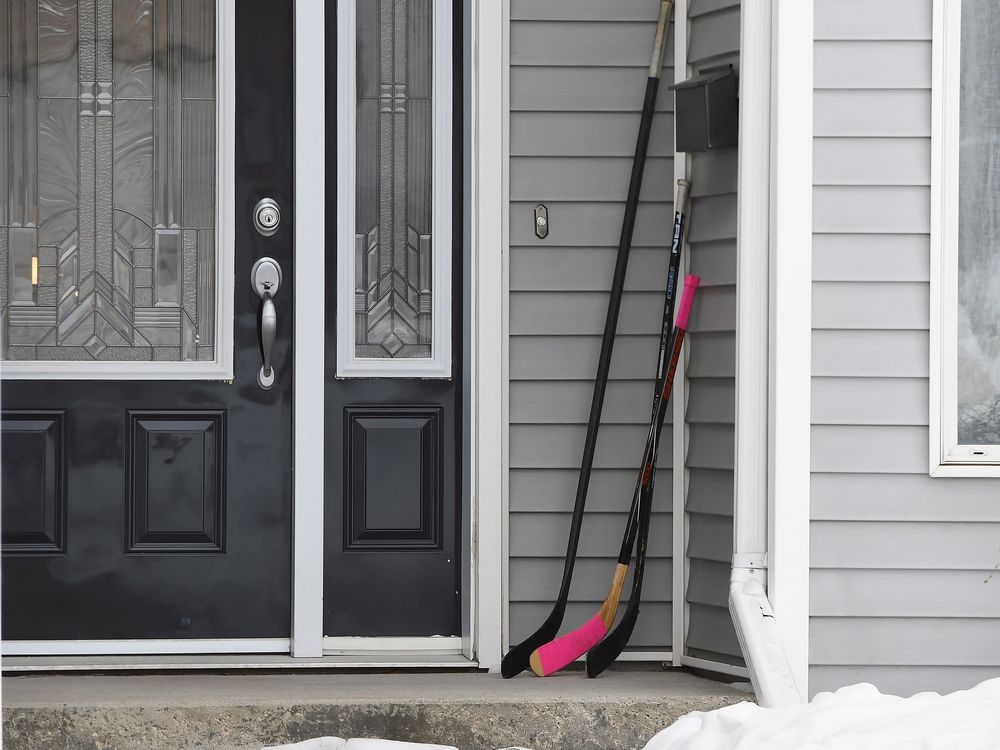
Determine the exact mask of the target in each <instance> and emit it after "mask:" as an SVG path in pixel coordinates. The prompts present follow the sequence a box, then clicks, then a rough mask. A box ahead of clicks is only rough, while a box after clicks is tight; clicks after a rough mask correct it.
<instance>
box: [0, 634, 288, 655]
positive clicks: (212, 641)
mask: <svg viewBox="0 0 1000 750" xmlns="http://www.w3.org/2000/svg"><path fill="white" fill-rule="evenodd" d="M290 643H291V641H290V640H289V639H288V638H150V639H129V640H107V641H105V640H98V641H5V642H4V644H3V655H4V656H5V657H7V656H101V655H115V656H123V655H130V654H131V655H144V654H218V653H226V654H287V653H288V648H289V644H290Z"/></svg>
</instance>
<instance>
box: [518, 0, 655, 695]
mask: <svg viewBox="0 0 1000 750" xmlns="http://www.w3.org/2000/svg"><path fill="white" fill-rule="evenodd" d="M672 7H673V0H660V14H659V18H658V19H657V22H656V36H655V39H654V42H653V52H652V55H651V57H650V63H649V77H648V78H647V79H646V95H645V99H644V101H643V105H642V118H641V119H640V121H639V133H638V137H637V138H636V143H635V156H634V157H633V159H632V175H631V177H630V179H629V185H628V197H627V198H626V201H625V216H624V217H623V219H622V230H621V236H620V238H619V240H618V258H617V261H616V262H615V273H614V278H613V280H612V282H611V295H610V297H609V299H608V312H607V317H606V318H605V321H604V335H603V338H602V340H601V353H600V357H599V358H598V362H597V376H596V377H595V379H594V395H593V398H592V399H591V403H590V419H589V421H588V423H587V437H586V439H585V440H584V445H583V460H582V462H581V465H580V477H579V480H578V481H577V487H576V500H575V502H574V505H573V521H572V523H571V524H570V531H569V541H568V543H567V545H566V562H565V565H564V567H563V577H562V583H561V584H560V586H559V594H558V596H557V598H556V601H555V604H554V606H553V607H552V612H551V613H550V614H549V616H548V618H547V619H546V620H545V622H543V623H542V625H541V627H539V628H538V630H536V631H535V632H534V633H532V634H531V635H530V636H528V637H527V638H526V639H525V640H524V641H522V642H521V643H519V644H518V645H516V646H514V647H513V648H511V650H510V651H508V652H507V655H506V656H504V658H503V661H502V662H501V664H500V674H502V675H503V676H504V677H513V676H514V675H516V674H519V673H521V672H523V671H524V670H525V669H527V668H528V660H529V658H530V656H531V652H532V651H534V650H535V649H536V648H538V647H539V646H541V645H543V644H545V643H548V642H549V641H551V640H552V639H553V638H555V637H556V634H557V633H558V632H559V626H560V625H561V624H562V620H563V616H564V615H565V614H566V602H567V600H568V598H569V587H570V583H571V582H572V580H573V566H574V564H575V563H576V552H577V548H578V546H579V543H580V528H581V526H582V524H583V512H584V508H585V506H586V504H587V489H588V487H589V485H590V472H591V469H592V468H593V463H594V452H595V451H596V449H597V431H598V429H599V428H600V423H601V411H602V410H603V407H604V393H605V391H606V390H607V385H608V371H609V369H610V367H611V354H612V350H613V349H614V344H615V332H616V330H617V328H618V313H619V311H620V310H621V302H622V292H623V291H624V289H625V271H626V268H627V267H628V256H629V251H630V250H631V247H632V232H633V230H634V229H635V219H636V214H637V212H638V209H639V192H640V189H641V188H642V174H643V169H644V167H645V164H646V152H647V150H648V148H649V133H650V130H651V128H652V124H653V110H654V108H655V106H656V92H657V88H658V87H659V83H660V73H661V71H662V68H663V54H664V52H665V50H666V45H667V25H668V22H669V19H670V11H671V9H672Z"/></svg>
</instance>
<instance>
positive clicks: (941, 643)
mask: <svg viewBox="0 0 1000 750" xmlns="http://www.w3.org/2000/svg"><path fill="white" fill-rule="evenodd" d="M809 629H810V632H811V633H812V634H813V637H814V639H815V640H814V646H813V649H812V651H811V653H810V660H811V661H812V663H813V664H822V665H843V666H850V665H857V664H882V665H906V666H910V665H913V666H916V665H931V666H952V665H961V666H987V665H990V666H1000V638H997V632H996V623H995V622H992V621H990V620H987V619H960V618H925V619H919V620H910V619H907V618H902V617H892V618H890V617H867V618H866V617H852V618H844V619H842V620H840V621H839V622H838V621H837V620H836V619H832V618H826V617H814V618H812V620H811V621H810V623H809ZM954 643H965V644H967V648H966V649H964V650H963V651H962V652H961V653H959V654H956V653H955V649H954V647H953V646H952V644H954ZM998 673H1000V670H998Z"/></svg>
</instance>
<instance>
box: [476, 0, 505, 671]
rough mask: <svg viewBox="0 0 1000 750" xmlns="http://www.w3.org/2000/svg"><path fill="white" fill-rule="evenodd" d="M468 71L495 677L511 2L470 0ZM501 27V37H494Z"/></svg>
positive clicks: (480, 462)
mask: <svg viewBox="0 0 1000 750" xmlns="http://www.w3.org/2000/svg"><path fill="white" fill-rule="evenodd" d="M474 6H475V7H474V9H473V13H474V18H473V25H472V29H473V34H474V35H475V38H474V40H473V63H472V64H473V71H472V86H473V92H472V100H473V101H472V108H473V109H472V117H473V123H472V133H473V135H472V138H473V143H472V149H471V152H472V154H473V164H472V184H473V191H472V192H473V205H472V238H473V243H474V252H473V254H472V255H473V259H472V266H473V267H472V280H473V287H474V288H473V292H472V294H473V299H472V317H473V320H472V322H471V325H472V333H473V341H472V347H473V348H472V351H473V356H472V361H471V367H472V372H471V375H470V377H471V378H472V383H473V389H472V408H471V424H470V439H472V440H473V441H474V443H473V451H472V465H471V467H470V474H471V480H472V482H473V485H472V506H473V508H472V513H473V518H474V527H473V539H472V545H473V546H472V566H473V570H472V581H473V584H474V585H473V597H472V601H473V604H472V606H473V617H472V622H473V633H474V644H473V648H474V653H475V654H476V658H477V659H478V661H479V665H480V667H482V668H486V669H491V670H496V669H499V667H500V659H501V658H502V656H503V650H504V648H506V640H505V638H506V628H505V626H504V623H505V622H506V618H507V609H508V607H507V596H506V588H505V584H506V577H507V543H506V540H507V533H506V529H507V476H508V474H507V464H508V457H507V425H508V419H507V404H508V400H507V389H508V375H507V369H508V356H507V341H508V338H507V289H508V281H507V258H508V244H507V243H508V236H507V227H508V219H507V216H508V193H509V191H508V175H507V166H508V164H509V160H508V153H509V150H510V149H509V133H508V128H509V111H510V105H509V94H508V70H509V60H508V35H509V28H510V3H509V0H502V2H490V0H476V2H475V3H474ZM498 29H499V30H500V32H499V33H497V30H498Z"/></svg>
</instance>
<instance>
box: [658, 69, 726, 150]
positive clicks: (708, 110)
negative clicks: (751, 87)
mask: <svg viewBox="0 0 1000 750" xmlns="http://www.w3.org/2000/svg"><path fill="white" fill-rule="evenodd" d="M670 88H672V89H673V90H674V123H675V125H674V128H675V132H676V146H677V150H678V151H684V152H690V151H709V150H714V149H717V148H728V147H729V146H735V145H736V142H737V140H738V137H739V93H738V89H737V86H736V71H735V70H734V69H733V66H732V65H727V66H725V67H724V68H710V69H708V70H704V71H702V72H701V73H700V74H699V75H697V76H695V77H694V78H690V79H688V80H687V81H682V82H681V83H677V84H674V85H673V86H671V87H670Z"/></svg>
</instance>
